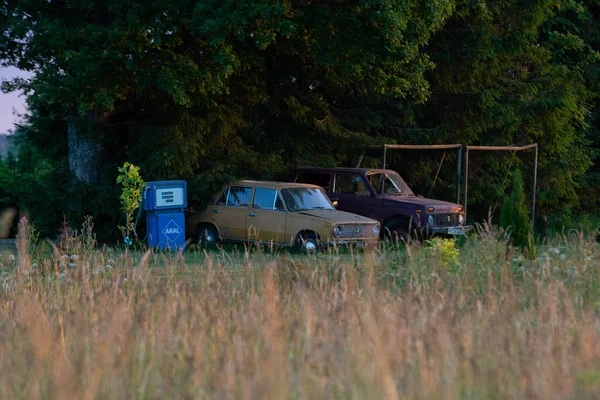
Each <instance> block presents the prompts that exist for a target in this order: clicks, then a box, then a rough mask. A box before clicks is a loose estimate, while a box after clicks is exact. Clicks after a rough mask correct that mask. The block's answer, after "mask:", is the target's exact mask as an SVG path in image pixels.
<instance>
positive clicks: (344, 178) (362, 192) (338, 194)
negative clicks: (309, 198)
mask: <svg viewBox="0 0 600 400" xmlns="http://www.w3.org/2000/svg"><path fill="white" fill-rule="evenodd" d="M329 198H330V199H331V201H332V202H333V203H334V204H336V202H337V209H338V210H340V211H346V212H350V213H353V214H358V215H365V216H368V215H371V214H372V213H373V205H374V200H375V198H374V197H373V196H372V194H371V190H370V188H369V186H368V184H367V183H366V182H365V180H364V179H363V177H362V176H361V175H360V174H357V173H354V172H336V173H335V178H334V181H333V189H332V191H331V194H330V195H329Z"/></svg>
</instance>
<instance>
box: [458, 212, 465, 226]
mask: <svg viewBox="0 0 600 400" xmlns="http://www.w3.org/2000/svg"><path fill="white" fill-rule="evenodd" d="M464 223H465V215H464V214H460V215H459V216H458V224H459V225H462V224H464Z"/></svg>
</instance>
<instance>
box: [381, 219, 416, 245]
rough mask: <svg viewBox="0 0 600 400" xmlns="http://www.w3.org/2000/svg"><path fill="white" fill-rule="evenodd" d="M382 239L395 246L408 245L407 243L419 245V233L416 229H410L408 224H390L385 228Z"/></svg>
mask: <svg viewBox="0 0 600 400" xmlns="http://www.w3.org/2000/svg"><path fill="white" fill-rule="evenodd" d="M382 239H383V241H384V242H387V243H390V244H393V245H406V244H407V243H419V242H420V240H419V239H420V238H419V233H418V230H417V229H415V228H412V229H410V231H409V228H408V226H407V224H406V223H403V222H399V223H395V224H390V225H388V226H386V227H385V228H383V231H382Z"/></svg>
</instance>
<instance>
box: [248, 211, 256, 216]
mask: <svg viewBox="0 0 600 400" xmlns="http://www.w3.org/2000/svg"><path fill="white" fill-rule="evenodd" d="M248 216H249V217H256V213H253V212H251V213H248Z"/></svg>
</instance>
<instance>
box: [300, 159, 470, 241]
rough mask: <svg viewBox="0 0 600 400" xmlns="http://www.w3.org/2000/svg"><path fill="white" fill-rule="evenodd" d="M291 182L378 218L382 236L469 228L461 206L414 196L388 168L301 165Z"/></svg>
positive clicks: (397, 237) (399, 237)
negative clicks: (315, 187)
mask: <svg viewBox="0 0 600 400" xmlns="http://www.w3.org/2000/svg"><path fill="white" fill-rule="evenodd" d="M292 181H293V182H298V183H310V184H314V185H319V186H321V187H323V188H324V189H325V190H326V192H327V195H328V196H329V198H330V200H331V201H332V202H333V204H334V205H336V206H337V208H338V209H339V210H341V211H347V212H351V213H354V214H358V215H363V216H365V217H369V218H372V219H375V220H377V221H379V222H380V223H381V227H382V229H381V235H382V238H384V239H392V240H400V241H403V240H404V241H405V240H408V239H409V238H411V237H412V238H425V237H431V236H434V235H441V236H456V235H465V233H466V232H468V231H470V230H471V227H470V226H467V225H465V220H464V213H463V208H462V206H460V205H458V204H454V203H449V202H446V201H440V200H433V199H427V198H424V197H422V196H416V195H415V194H414V193H413V192H412V190H410V188H409V187H408V185H407V184H406V182H405V181H404V179H402V177H401V176H400V175H399V174H398V173H397V172H395V171H392V170H389V169H368V168H317V167H302V168H298V169H295V170H294V171H293V173H292Z"/></svg>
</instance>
